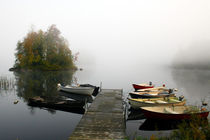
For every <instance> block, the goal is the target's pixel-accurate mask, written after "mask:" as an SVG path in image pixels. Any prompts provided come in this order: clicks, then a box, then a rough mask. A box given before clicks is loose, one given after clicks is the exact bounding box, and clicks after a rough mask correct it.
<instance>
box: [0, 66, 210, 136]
mask: <svg viewBox="0 0 210 140" xmlns="http://www.w3.org/2000/svg"><path fill="white" fill-rule="evenodd" d="M0 81H1V83H0V114H1V115H0V124H1V125H0V136H1V139H4V140H12V139H14V140H15V139H17V138H18V139H19V140H37V139H39V140H46V139H49V140H67V139H68V137H69V136H70V134H71V133H72V132H73V130H74V128H75V127H76V125H77V124H78V122H79V121H80V119H81V117H82V114H81V113H75V111H72V112H71V111H69V112H65V111H58V110H52V109H45V108H37V107H30V106H28V105H27V101H28V98H29V97H34V96H40V95H44V96H48V97H54V96H57V95H58V94H59V93H58V92H57V91H56V85H57V83H62V84H71V83H76V82H77V83H89V84H93V85H97V86H99V84H100V82H102V87H103V88H120V89H123V93H124V98H125V99H126V98H127V95H128V92H129V91H132V90H133V88H132V86H131V84H132V83H144V82H149V81H153V83H154V84H155V85H157V86H161V85H162V84H166V86H167V87H169V88H173V87H175V88H178V89H179V93H178V95H184V96H185V98H187V99H188V102H187V103H188V104H194V105H200V103H201V100H203V99H205V101H206V102H210V86H209V85H210V71H202V70H174V69H171V68H168V67H160V66H159V67H157V66H153V67H149V66H144V67H138V66H129V67H124V66H116V67H111V68H110V67H109V66H101V67H90V68H84V70H83V71H77V72H75V73H73V72H39V71H35V72H32V71H31V72H22V73H12V72H11V73H10V72H7V73H1V74H0ZM15 100H18V101H19V102H18V103H17V104H14V101H15ZM129 113H130V112H129V111H128V114H129ZM135 115H136V114H134V117H136V116H135ZM137 115H139V114H137ZM144 122H145V119H139V120H129V121H127V123H126V125H127V130H126V132H127V135H134V134H135V135H142V136H145V137H148V136H150V135H151V134H157V135H167V134H169V133H170V131H169V130H167V129H166V130H161V131H152V130H146V129H143V130H142V124H144V125H145V124H146V125H148V124H149V125H152V123H151V122H149V123H148V122H145V123H144ZM143 128H144V127H143Z"/></svg>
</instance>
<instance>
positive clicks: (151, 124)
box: [139, 119, 208, 131]
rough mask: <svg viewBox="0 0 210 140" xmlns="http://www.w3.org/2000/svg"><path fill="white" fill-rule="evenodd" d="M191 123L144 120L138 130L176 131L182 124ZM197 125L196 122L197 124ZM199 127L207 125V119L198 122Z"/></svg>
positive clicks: (188, 122)
mask: <svg viewBox="0 0 210 140" xmlns="http://www.w3.org/2000/svg"><path fill="white" fill-rule="evenodd" d="M186 123H187V124H189V127H190V123H192V122H191V121H183V120H155V119H146V120H145V121H144V123H142V124H141V125H140V126H139V130H144V131H164V130H174V129H178V127H179V126H180V125H182V124H186ZM197 123H198V122H197ZM199 123H200V124H199V125H203V124H208V119H202V121H200V122H199Z"/></svg>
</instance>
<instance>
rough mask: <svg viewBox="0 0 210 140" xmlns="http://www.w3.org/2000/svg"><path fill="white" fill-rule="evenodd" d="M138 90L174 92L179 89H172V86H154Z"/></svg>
mask: <svg viewBox="0 0 210 140" xmlns="http://www.w3.org/2000/svg"><path fill="white" fill-rule="evenodd" d="M137 91H138V92H155V91H156V92H158V91H160V92H161V91H167V92H174V91H178V90H177V89H176V88H173V89H170V88H166V87H165V86H162V87H154V88H146V89H138V90H137Z"/></svg>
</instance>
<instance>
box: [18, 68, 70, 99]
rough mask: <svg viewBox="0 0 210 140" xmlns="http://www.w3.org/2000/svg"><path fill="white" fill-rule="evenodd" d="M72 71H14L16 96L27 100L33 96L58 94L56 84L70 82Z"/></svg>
mask: <svg viewBox="0 0 210 140" xmlns="http://www.w3.org/2000/svg"><path fill="white" fill-rule="evenodd" d="M73 74H74V72H73V71H46V72H43V71H24V72H14V75H15V79H16V86H17V89H16V92H17V96H19V97H22V98H24V100H26V101H27V100H28V98H31V97H34V96H46V97H48V98H51V97H55V96H58V92H57V84H58V83H61V84H71V83H72V79H73V78H72V77H73Z"/></svg>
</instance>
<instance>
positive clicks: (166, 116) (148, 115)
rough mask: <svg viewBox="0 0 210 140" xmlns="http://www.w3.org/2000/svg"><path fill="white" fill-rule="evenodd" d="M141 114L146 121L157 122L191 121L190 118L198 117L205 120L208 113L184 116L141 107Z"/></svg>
mask: <svg viewBox="0 0 210 140" xmlns="http://www.w3.org/2000/svg"><path fill="white" fill-rule="evenodd" d="M141 110H142V112H143V113H144V115H145V117H146V118H147V119H159V120H187V119H191V118H192V117H195V116H196V117H200V118H207V117H208V115H209V112H208V111H206V112H198V113H188V114H187V113H186V114H184V113H183V114H169V113H161V112H154V111H150V110H147V109H144V107H143V108H142V107H141Z"/></svg>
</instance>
